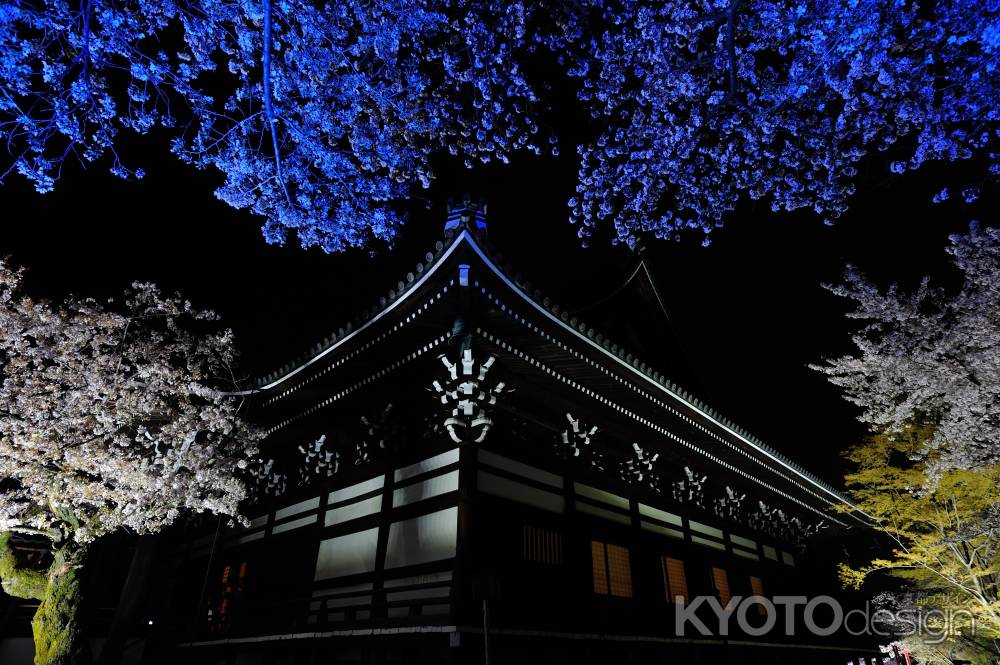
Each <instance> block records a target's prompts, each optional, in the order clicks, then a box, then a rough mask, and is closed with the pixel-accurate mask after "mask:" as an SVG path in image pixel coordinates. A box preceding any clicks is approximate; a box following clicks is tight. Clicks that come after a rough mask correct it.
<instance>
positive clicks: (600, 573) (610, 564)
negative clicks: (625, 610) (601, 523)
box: [590, 540, 632, 598]
mask: <svg viewBox="0 0 1000 665" xmlns="http://www.w3.org/2000/svg"><path fill="white" fill-rule="evenodd" d="M590 552H591V559H592V562H593V569H594V593H600V594H605V595H612V596H618V597H621V598H631V597H632V566H631V564H630V562H629V552H628V548H627V547H622V546H621V545H610V544H608V543H602V542H600V541H597V540H595V541H592V542H591V543H590Z"/></svg>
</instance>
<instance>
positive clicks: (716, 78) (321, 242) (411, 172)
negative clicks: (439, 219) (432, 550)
mask: <svg viewBox="0 0 1000 665" xmlns="http://www.w3.org/2000/svg"><path fill="white" fill-rule="evenodd" d="M998 53H1000V3H998V1H997V0H931V1H930V2H921V3H918V2H914V1H900V2H891V3H887V2H884V1H883V0H665V1H664V0H655V1H654V0H577V1H575V2H561V1H555V0H548V1H546V0H541V1H538V2H530V3H529V2H523V1H514V2H503V3H496V2H483V1H482V0H399V1H397V2H393V3H380V2H367V3H361V2H335V3H325V4H324V3H315V2H305V1H304V0H275V1H272V0H237V1H234V2H218V1H212V2H200V3H182V2H176V1H175V0H128V1H126V2H115V3H111V2H107V1H106V0H86V1H84V2H67V1H66V0H41V1H38V2H35V1H27V0H13V1H11V2H5V3H2V4H0V139H2V141H3V145H4V147H5V148H6V152H7V155H6V160H5V161H2V162H0V181H2V180H3V179H4V178H5V177H6V176H7V175H8V174H12V173H19V174H21V175H23V176H24V177H26V178H28V179H29V180H30V181H32V182H33V183H34V184H35V187H36V189H38V191H40V192H45V191H49V190H51V189H52V188H53V187H54V186H55V183H56V181H57V180H58V179H59V178H60V177H61V176H62V173H63V167H64V165H65V163H66V162H67V160H73V159H75V160H78V161H80V162H82V163H83V164H85V165H87V164H90V163H92V162H96V161H97V160H100V159H102V158H103V159H104V160H105V161H106V162H107V163H109V164H110V168H111V170H112V172H113V173H115V174H117V175H120V176H123V177H140V176H141V175H142V170H141V164H131V163H130V161H129V160H127V159H123V158H121V157H120V155H119V150H118V147H119V146H120V145H121V143H122V141H123V137H127V136H129V135H131V134H135V133H139V134H143V133H146V132H149V131H150V130H152V129H153V128H159V129H160V130H163V131H164V133H166V134H167V135H168V136H170V137H171V147H172V149H173V152H174V153H175V154H176V155H177V156H178V157H180V158H181V159H183V160H185V161H187V162H189V163H191V164H192V165H194V166H196V167H198V168H212V169H217V170H218V171H220V172H221V173H222V174H223V176H224V178H225V182H224V183H223V185H222V186H221V187H220V188H219V189H218V190H217V192H216V194H217V196H218V197H219V198H220V199H222V200H223V201H225V202H227V203H229V204H230V205H232V206H234V207H237V208H244V209H249V210H251V211H253V212H254V213H256V214H258V215H260V216H262V217H263V218H264V220H265V221H264V234H265V237H266V239H267V240H268V241H269V242H276V243H281V242H285V240H286V239H287V238H288V236H289V235H294V236H295V238H296V240H297V241H298V242H300V243H301V244H302V245H304V246H307V247H308V246H319V247H321V248H322V249H324V250H325V251H328V252H335V251H340V250H343V249H345V248H348V247H354V246H360V245H364V244H366V243H368V242H369V241H371V240H372V239H381V240H391V239H392V238H393V237H394V236H395V235H396V233H397V232H398V229H399V228H400V225H401V224H402V223H403V222H404V220H405V214H404V213H405V206H401V205H400V204H401V203H402V202H404V201H405V200H407V199H410V198H414V197H417V196H419V193H420V191H421V189H422V188H426V187H428V186H429V185H430V183H431V181H432V180H433V178H434V169H433V168H432V163H433V162H432V158H433V157H434V156H435V155H437V154H439V153H450V154H451V155H454V156H455V157H456V158H458V159H460V160H462V161H463V162H464V163H465V164H466V165H467V166H470V167H471V166H474V165H477V164H483V163H488V162H500V163H506V162H507V161H508V160H509V159H510V157H511V155H513V154H515V153H517V152H519V151H531V152H535V153H541V152H543V151H544V152H550V153H557V152H558V149H559V147H560V146H559V138H558V137H557V136H555V135H554V134H552V133H550V130H546V131H542V130H541V129H540V127H541V126H542V120H543V117H544V116H543V115H542V112H543V111H544V109H545V107H546V103H547V98H546V95H545V91H546V89H547V87H548V83H550V81H545V80H536V79H534V78H531V77H528V76H526V75H525V74H524V71H525V70H526V69H527V67H526V66H527V65H528V64H529V62H530V63H536V62H538V58H539V57H544V58H545V59H548V58H550V57H551V56H552V55H554V56H555V57H556V58H557V59H558V60H559V61H560V62H561V63H562V64H563V69H562V70H559V69H558V68H556V69H555V70H552V68H548V67H546V68H541V69H544V70H545V71H550V70H552V71H554V74H555V75H557V76H559V75H567V76H569V77H571V78H572V79H573V80H574V81H576V82H577V83H578V87H579V99H580V101H581V102H582V103H583V105H584V106H585V108H586V110H587V111H588V112H589V113H590V114H591V116H592V117H593V119H594V128H593V129H594V133H595V134H596V136H594V137H593V138H592V139H591V138H588V139H587V140H585V141H583V142H582V143H581V144H580V145H579V146H578V147H577V151H578V153H579V155H580V165H579V178H578V183H577V188H576V189H577V191H576V194H575V195H574V196H573V197H572V199H571V200H570V201H569V208H570V218H571V219H572V220H573V221H575V222H576V223H578V225H579V231H580V234H581V236H584V237H586V236H588V235H589V234H590V233H591V231H592V230H593V229H594V228H597V227H600V226H613V227H614V231H615V238H616V239H617V240H618V241H621V242H625V243H629V244H633V243H635V242H636V241H637V240H638V238H639V237H640V236H641V235H643V234H650V235H655V236H658V237H671V238H676V237H678V235H679V234H681V233H683V232H685V231H687V230H695V231H696V232H699V231H700V232H704V233H705V234H706V238H707V234H708V233H709V232H710V231H711V230H712V229H713V228H715V227H717V226H719V225H721V224H722V223H723V221H724V219H725V217H726V215H727V214H729V213H730V212H731V211H733V210H734V209H735V208H736V207H737V206H738V205H739V204H740V202H741V201H743V200H746V199H762V200H765V201H768V202H769V203H770V205H771V207H772V208H773V209H775V210H795V209H811V210H814V211H815V212H816V214H817V215H818V216H820V217H821V218H822V219H824V220H826V221H832V220H834V219H836V218H837V217H838V216H840V215H841V214H843V212H844V211H845V210H846V209H847V207H848V205H849V201H850V198H851V196H852V194H853V193H854V190H855V187H856V176H857V173H858V170H859V165H860V164H861V162H862V160H864V159H865V158H867V157H869V156H871V155H877V154H878V153H879V152H882V151H890V150H891V151H892V152H891V154H892V157H889V158H888V159H885V160H883V162H882V163H883V167H884V168H887V169H888V170H890V171H892V172H893V173H902V172H905V171H907V170H911V169H917V168H920V167H921V166H922V165H923V164H925V163H927V162H930V161H945V162H952V161H957V160H969V161H970V163H974V164H981V165H982V171H981V173H982V177H981V178H978V180H979V181H980V182H978V184H977V183H975V182H973V183H970V186H969V187H967V188H964V189H961V188H960V191H958V192H955V193H954V194H958V195H960V196H961V197H964V198H966V199H971V198H974V197H976V196H977V195H978V191H979V187H980V186H981V185H982V184H983V183H993V182H995V181H996V179H997V178H998V177H1000V146H998V143H1000V81H998V78H1000V73H998V67H997V56H998ZM560 72H561V73H560ZM543 134H546V136H543ZM971 160H976V161H974V162H973V161H971ZM874 163H875V164H878V163H879V162H878V160H876V161H875V162H874ZM952 195H953V193H952V192H950V191H948V190H941V191H938V193H937V194H936V195H935V197H934V198H935V199H937V200H943V199H945V198H948V197H949V196H952ZM928 196H929V197H930V194H929V195H928Z"/></svg>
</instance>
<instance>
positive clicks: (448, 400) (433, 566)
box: [145, 203, 864, 664]
mask: <svg viewBox="0 0 1000 665" xmlns="http://www.w3.org/2000/svg"><path fill="white" fill-rule="evenodd" d="M318 332H320V334H322V333H323V332H325V331H318ZM634 353H635V350H633V349H626V348H622V347H621V346H619V345H618V344H616V343H615V342H614V341H612V340H610V339H607V338H606V337H605V336H604V335H602V334H601V332H600V331H598V330H595V329H593V328H591V327H590V326H588V325H587V324H586V323H585V322H583V321H579V320H578V319H577V318H576V317H575V316H572V315H571V314H569V313H568V312H566V311H564V310H562V309H561V308H560V307H559V305H557V304H555V303H553V302H551V301H550V300H549V298H547V297H546V296H545V295H544V293H542V292H541V291H539V290H536V289H535V288H534V287H532V286H531V285H529V284H528V283H527V282H526V281H525V280H524V279H523V278H522V277H521V276H520V275H519V274H517V273H515V272H514V271H513V269H511V268H509V267H506V266H501V265H499V264H498V262H497V261H496V260H494V259H493V258H491V254H490V251H489V250H488V249H487V244H486V219H485V211H484V209H483V208H482V207H480V206H476V205H473V204H471V203H466V204H463V205H459V206H455V207H453V208H452V209H451V210H450V212H449V217H448V220H447V225H446V236H445V239H444V240H443V241H442V242H439V243H438V244H437V246H436V248H435V250H434V251H433V252H431V253H428V254H427V255H426V258H425V260H424V261H423V262H422V263H420V264H419V265H417V266H416V267H415V268H414V269H413V270H412V271H411V272H409V273H408V274H406V275H405V276H404V278H403V279H402V280H400V281H399V282H398V284H396V285H395V286H394V288H392V289H391V290H390V291H389V293H388V294H387V295H386V296H385V297H384V298H382V299H380V300H379V302H378V303H377V304H376V305H375V306H374V307H373V308H372V309H371V310H370V311H368V312H366V313H365V314H364V315H363V316H362V317H361V318H359V319H358V320H356V321H355V322H353V323H351V324H349V325H345V326H344V327H343V328H342V329H339V330H337V331H336V332H335V333H333V334H331V335H330V336H328V337H327V338H326V339H325V340H324V341H323V342H322V343H321V344H319V345H317V346H316V347H314V348H313V349H312V350H311V352H310V353H309V354H307V355H306V356H304V357H301V358H298V359H296V360H295V361H293V362H291V363H289V364H288V365H286V366H285V367H284V368H282V369H281V370H280V371H277V372H275V373H273V374H272V375H270V376H267V377H265V378H264V379H263V380H261V381H260V382H259V385H258V387H257V388H256V389H255V390H254V391H252V394H250V395H249V396H248V411H247V413H248V415H249V416H250V417H251V418H252V419H253V420H254V421H256V422H257V423H259V424H260V426H261V427H262V428H264V430H265V431H266V439H265V441H264V443H263V446H262V456H263V458H264V459H265V460H270V461H269V462H268V463H267V466H266V468H265V470H264V471H263V472H262V473H261V474H260V476H259V478H258V480H259V487H258V488H257V489H258V493H259V497H260V498H259V500H258V501H257V503H256V504H255V505H254V506H253V507H252V508H251V509H250V512H249V515H250V518H251V519H250V526H249V527H248V528H242V527H240V528H231V527H228V526H226V525H225V524H224V523H221V522H220V523H218V524H216V523H214V522H213V523H212V525H211V526H210V527H208V528H206V529H205V530H204V531H202V532H201V533H198V534H195V536H192V537H190V538H189V539H188V541H186V542H184V543H182V544H176V545H170V546H166V545H165V546H164V548H163V551H162V553H161V557H160V560H159V561H158V563H157V564H156V569H155V570H156V573H155V575H154V583H153V585H152V588H151V589H150V593H149V597H148V602H147V607H146V609H145V612H146V613H147V614H148V616H149V622H150V624H151V625H154V622H155V630H154V629H150V631H149V633H148V635H147V639H148V642H147V644H146V656H147V659H148V658H150V657H151V654H152V655H153V656H156V655H159V656H160V657H161V659H162V662H171V663H175V662H184V663H191V664H195V663H227V664H228V663H233V664H236V663H261V664H269V663H289V664H291V663H397V662H398V663H425V662H426V663H431V662H436V663H444V662H447V663H545V662H553V663H571V662H572V663H577V662H606V661H608V660H611V659H615V660H617V661H624V662H635V663H652V662H678V663H688V662H690V663H721V662H726V661H736V660H740V661H741V662H753V663H765V662H773V663H784V662H789V663H790V662H796V663H799V662H810V663H825V662H830V663H845V662H848V661H849V660H851V659H852V658H854V657H856V656H857V655H859V654H861V653H862V651H860V650H859V648H858V647H857V646H856V644H857V642H856V641H855V642H854V643H852V642H851V641H850V640H849V639H848V638H847V637H846V636H845V635H843V634H842V632H838V633H835V634H833V635H825V636H824V635H810V634H796V635H794V636H787V635H785V632H784V630H783V626H781V625H779V626H778V628H777V629H775V630H772V631H770V632H767V633H766V634H763V635H754V634H753V633H754V631H745V630H744V631H741V630H740V629H738V628H733V629H732V630H729V631H728V634H725V635H721V634H718V633H719V631H717V630H715V631H713V633H712V634H711V635H707V636H706V635H703V634H701V633H700V632H699V631H697V630H695V629H694V628H693V626H692V624H691V623H690V622H689V623H688V624H687V626H686V630H683V631H679V630H678V622H677V614H678V612H679V611H681V610H680V607H682V606H683V604H684V602H685V601H686V600H692V599H694V598H696V597H699V596H708V597H713V598H715V599H718V600H719V602H720V603H721V605H723V606H725V605H726V604H727V602H728V601H729V600H730V598H732V597H735V596H743V597H746V596H750V595H759V596H765V597H773V596H778V595H787V594H816V593H834V594H836V592H837V591H836V587H833V588H822V587H823V585H824V584H828V581H829V580H830V579H832V571H831V570H829V569H824V570H822V571H821V570H819V569H818V566H819V565H820V564H818V563H817V561H818V560H819V559H821V558H822V557H818V555H821V554H822V552H821V551H820V550H821V549H822V546H821V545H815V544H813V545H811V544H810V543H814V542H815V541H816V540H817V538H818V539H819V540H820V542H822V539H823V537H824V536H823V534H831V533H832V534H838V533H842V532H843V530H844V529H845V528H847V527H850V526H855V525H859V524H863V523H864V516H863V515H860V514H858V513H857V512H856V511H852V510H851V507H850V505H849V503H848V502H847V500H846V499H845V498H844V497H843V496H842V495H841V494H840V493H838V491H837V490H835V489H834V488H833V487H831V486H830V485H828V484H827V483H825V482H823V481H822V480H820V479H819V478H818V477H816V476H815V475H813V474H811V473H809V472H808V471H806V470H805V469H803V468H802V467H800V466H799V465H797V464H796V463H795V462H793V461H791V460H789V459H787V458H786V457H784V456H783V455H781V454H780V453H778V452H777V451H776V450H774V449H773V448H770V447H768V446H767V445H765V444H764V443H762V442H761V441H759V440H757V439H756V438H755V437H753V436H751V435H750V434H748V433H747V432H745V431H744V430H743V429H741V428H740V426H738V425H737V424H735V423H733V422H731V421H729V420H728V419H727V418H726V417H725V416H724V415H722V414H720V413H717V412H716V411H715V410H713V409H712V408H711V407H710V406H709V405H706V404H704V403H702V402H701V401H699V400H698V399H696V398H694V397H693V396H692V395H690V394H688V393H687V392H686V391H685V390H684V389H683V388H681V387H680V386H677V385H675V384H674V383H672V382H671V381H670V380H669V379H668V378H667V377H666V376H664V374H661V373H660V371H659V369H660V368H655V367H651V366H649V365H647V364H646V363H645V362H644V361H643V360H642V359H641V358H640V357H638V356H637V355H634ZM776 417H780V414H779V415H777V416H776ZM817 534H818V535H817ZM827 538H829V536H827ZM827 568H828V566H827ZM759 609H761V611H760V612H759V615H757V614H755V615H754V616H753V617H751V619H752V621H753V622H755V625H760V624H762V623H763V622H766V621H767V619H768V617H766V616H765V612H764V611H763V609H762V608H759ZM702 610H706V611H707V608H704V607H703V608H702ZM698 616H702V617H704V616H706V615H705V613H704V612H702V611H701V610H700V611H699V613H698ZM707 616H708V617H711V616H712V615H711V613H710V611H709V613H708V614H707ZM704 623H706V624H707V625H712V622H711V621H709V619H707V618H706V619H705V620H704ZM679 632H680V633H683V634H679ZM852 649H853V650H852Z"/></svg>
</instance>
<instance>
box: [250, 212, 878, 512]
mask: <svg viewBox="0 0 1000 665" xmlns="http://www.w3.org/2000/svg"><path fill="white" fill-rule="evenodd" d="M463 242H464V243H467V244H468V246H469V248H470V249H471V250H472V251H473V252H474V253H475V254H476V255H477V256H478V257H479V259H480V260H481V261H482V262H483V264H484V265H485V266H486V267H487V268H489V270H490V271H491V272H492V273H493V274H494V275H495V276H496V277H497V279H499V280H500V281H501V282H502V283H503V284H504V285H505V286H506V287H507V288H508V289H510V290H511V291H512V292H513V293H515V294H516V295H517V297H518V298H520V299H521V300H522V301H524V303H525V304H526V305H528V306H529V307H530V308H531V309H533V310H534V311H535V312H536V313H538V314H539V315H540V316H542V317H543V318H544V319H546V320H548V321H549V322H550V323H552V324H553V325H555V326H556V327H557V328H558V329H560V330H562V331H563V332H565V333H568V334H569V335H570V336H572V337H573V338H575V339H576V340H578V341H579V342H580V343H582V344H583V345H584V346H585V347H586V348H589V349H591V350H592V351H595V352H596V353H597V354H598V355H599V356H600V357H602V358H604V359H605V360H606V361H608V362H610V363H611V364H612V365H614V366H616V367H618V368H619V369H620V370H623V371H624V372H625V373H626V375H627V376H629V377H631V378H632V380H634V381H637V382H638V383H639V384H640V385H644V386H648V387H650V388H652V389H653V390H654V391H656V392H658V393H660V394H662V395H665V396H666V397H667V398H669V399H670V400H672V401H675V402H676V403H678V404H680V405H682V406H683V407H684V408H686V409H689V410H691V411H693V412H695V413H696V414H698V416H700V417H701V418H703V419H704V420H706V421H707V422H709V423H711V424H712V425H714V426H715V427H717V428H719V429H720V430H722V431H724V432H726V433H727V434H729V435H730V436H732V437H734V438H735V439H737V440H738V441H740V442H742V443H743V444H744V445H746V446H749V447H750V449H752V450H754V451H755V452H757V453H759V454H760V455H762V456H764V458H766V459H768V460H770V462H771V463H773V464H774V465H776V466H777V467H779V468H781V469H784V470H785V471H786V472H787V473H788V474H790V475H791V476H792V477H793V479H794V480H796V482H798V481H801V482H803V483H806V484H808V485H810V486H812V487H814V488H816V489H817V490H819V491H820V492H821V493H823V494H824V495H825V496H826V497H828V498H827V501H828V503H829V504H830V505H844V506H847V507H849V508H850V509H851V510H852V511H853V512H852V513H850V515H851V517H853V518H854V519H855V520H857V521H858V522H859V523H861V524H867V522H866V520H865V519H863V518H861V517H859V515H863V516H864V517H865V518H869V517H870V516H868V515H867V514H865V513H864V512H863V511H861V510H860V509H859V508H857V506H855V505H854V504H853V503H851V502H850V501H849V500H848V499H847V498H845V497H844V496H843V495H841V494H840V493H839V492H837V491H836V490H835V489H833V488H832V487H831V486H830V485H828V484H827V483H825V482H823V481H822V480H820V479H819V478H817V477H816V476H814V475H812V474H811V473H809V472H807V471H805V470H804V469H802V468H801V467H799V466H798V465H797V464H795V463H794V462H792V461H791V460H789V459H788V458H786V457H784V456H783V455H781V454H779V453H777V452H776V451H774V450H772V449H770V448H769V447H768V446H765V445H763V444H762V443H761V442H759V441H757V440H755V439H754V438H753V437H751V436H749V435H748V434H746V433H745V432H742V431H740V429H738V428H737V427H735V426H734V425H733V424H732V423H730V422H729V421H728V420H726V419H724V418H722V417H721V416H719V415H718V414H716V413H715V412H713V411H712V410H710V409H708V408H707V407H705V406H704V405H703V404H701V403H700V402H697V400H695V401H692V400H691V399H688V398H687V397H685V396H683V395H681V394H678V393H677V392H675V391H674V390H672V389H671V388H670V387H668V386H667V385H665V384H664V383H663V382H662V381H661V380H659V379H657V378H654V377H652V376H649V375H648V374H647V373H646V372H644V371H643V370H641V369H639V368H638V367H636V366H635V365H634V364H633V363H631V362H628V361H626V360H625V359H624V358H622V357H621V356H620V355H619V354H617V353H614V352H612V351H611V350H609V349H608V348H606V347H605V346H604V345H602V344H600V343H598V342H596V341H594V340H593V339H591V338H590V337H589V336H587V335H585V334H583V333H582V332H580V331H579V330H577V329H576V328H575V327H574V326H572V325H569V324H568V323H567V322H565V321H563V320H562V319H561V318H560V317H559V316H557V315H556V314H555V313H553V312H552V311H551V310H550V309H549V308H548V307H546V306H545V305H543V304H541V303H539V302H538V301H537V300H535V299H534V298H532V297H531V296H530V295H529V294H528V293H526V292H525V291H524V289H522V288H521V287H520V286H518V285H517V283H515V281H514V280H512V279H511V278H510V277H508V276H507V274H506V273H505V272H504V271H503V270H501V268H500V267H499V266H497V265H496V263H494V261H493V260H492V259H491V258H490V257H489V256H488V255H487V253H486V252H485V251H484V250H483V249H482V247H480V245H479V243H477V242H476V240H475V238H474V237H473V235H472V233H470V231H469V230H468V229H462V230H461V231H460V232H459V233H458V234H457V235H456V236H455V237H454V238H453V239H452V241H451V243H450V244H449V245H448V246H447V247H446V248H444V249H443V251H441V252H439V253H438V255H437V256H436V257H435V258H434V260H433V261H432V262H431V263H430V264H429V265H428V267H427V268H426V269H425V270H424V271H423V273H422V274H421V275H420V277H419V278H418V279H416V280H415V281H413V282H412V283H410V284H409V285H408V286H407V287H406V290H405V291H404V292H403V293H400V294H398V297H395V298H394V299H393V300H392V301H391V302H390V303H388V304H387V305H386V306H385V307H383V308H381V309H380V310H379V311H377V312H376V313H375V314H374V315H373V316H371V317H370V318H368V319H367V320H365V321H364V322H363V323H361V324H360V325H358V326H356V327H355V328H354V329H353V330H351V331H349V332H347V333H346V334H344V335H342V336H340V337H339V338H338V339H337V340H336V341H335V342H334V343H332V344H330V345H329V346H327V347H326V348H324V349H322V350H321V351H319V352H318V353H316V354H314V355H312V356H311V357H309V358H308V359H307V360H305V361H303V362H302V363H300V364H298V365H296V366H294V367H290V368H288V369H287V370H286V371H284V372H283V373H281V374H280V375H278V376H276V377H274V378H270V379H269V380H267V381H266V382H263V383H262V384H261V385H259V386H258V387H256V388H254V389H251V390H245V391H240V392H238V393H234V394H236V395H254V394H260V393H264V392H268V391H272V390H274V389H276V388H278V387H280V386H282V385H283V384H286V383H287V382H288V381H290V380H292V379H294V378H295V377H297V376H301V375H303V374H304V373H306V372H307V371H308V370H309V369H311V368H313V367H315V366H317V365H319V364H320V363H321V362H323V360H324V359H326V358H328V357H330V356H333V355H335V354H336V353H337V352H338V351H339V350H340V349H341V348H343V347H345V346H346V345H348V344H350V343H351V342H352V341H353V340H356V339H358V338H359V337H361V336H363V335H364V334H365V333H366V332H367V331H368V330H370V329H371V328H372V327H374V326H375V325H377V324H378V323H379V322H380V321H382V320H384V319H386V318H388V317H389V316H390V315H391V314H392V313H393V312H395V311H396V310H398V309H400V308H401V307H402V306H403V305H404V304H405V303H407V302H408V301H409V300H410V299H411V298H412V297H413V295H414V294H415V293H417V292H419V291H420V290H421V289H420V287H421V286H423V285H424V284H426V283H427V282H429V281H430V280H431V279H432V278H433V277H434V276H435V275H436V274H438V273H439V272H440V271H441V269H442V266H443V265H444V264H445V263H446V262H447V261H448V259H449V258H450V257H451V256H452V255H453V254H454V253H455V251H456V250H457V249H458V248H459V247H460V246H461V245H462V243H463Z"/></svg>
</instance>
